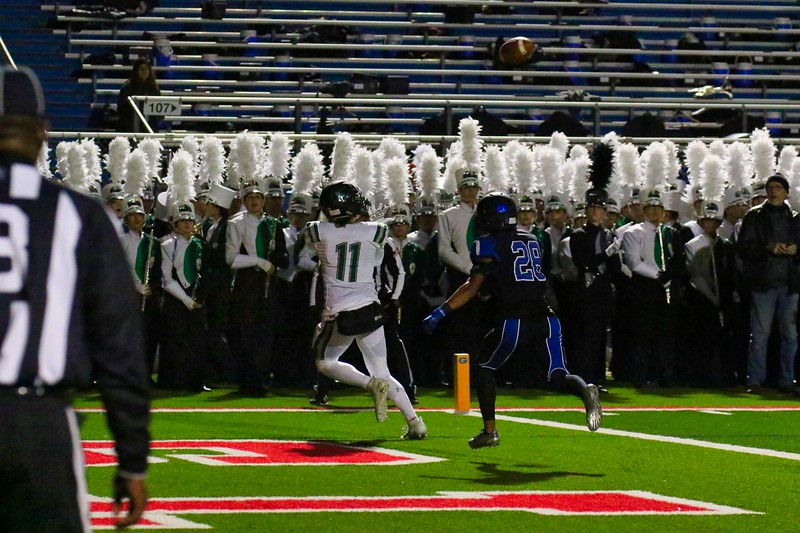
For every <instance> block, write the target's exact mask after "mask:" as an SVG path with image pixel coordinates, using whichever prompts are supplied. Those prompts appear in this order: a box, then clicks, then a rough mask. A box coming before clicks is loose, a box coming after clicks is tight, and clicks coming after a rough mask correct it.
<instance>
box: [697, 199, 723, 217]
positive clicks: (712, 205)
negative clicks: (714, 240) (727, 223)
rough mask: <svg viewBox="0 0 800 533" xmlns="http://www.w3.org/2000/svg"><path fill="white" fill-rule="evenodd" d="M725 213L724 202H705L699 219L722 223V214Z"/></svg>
mask: <svg viewBox="0 0 800 533" xmlns="http://www.w3.org/2000/svg"><path fill="white" fill-rule="evenodd" d="M724 211H725V208H724V206H723V205H722V202H718V201H716V200H705V201H704V202H703V208H702V209H701V211H700V216H699V217H698V218H700V219H704V218H710V219H713V220H718V221H720V222H722V214H723V212H724Z"/></svg>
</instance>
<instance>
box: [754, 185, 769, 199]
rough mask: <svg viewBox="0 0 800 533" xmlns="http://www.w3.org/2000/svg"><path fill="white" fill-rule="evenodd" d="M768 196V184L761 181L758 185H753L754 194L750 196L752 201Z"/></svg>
mask: <svg viewBox="0 0 800 533" xmlns="http://www.w3.org/2000/svg"><path fill="white" fill-rule="evenodd" d="M766 196H767V184H766V182H763V181H760V182H757V183H753V194H752V195H751V196H750V199H751V200H752V199H753V198H759V197H766Z"/></svg>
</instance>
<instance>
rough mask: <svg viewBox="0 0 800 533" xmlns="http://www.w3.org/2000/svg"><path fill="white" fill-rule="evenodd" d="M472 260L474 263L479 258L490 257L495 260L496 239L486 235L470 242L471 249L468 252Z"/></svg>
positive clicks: (496, 257)
mask: <svg viewBox="0 0 800 533" xmlns="http://www.w3.org/2000/svg"><path fill="white" fill-rule="evenodd" d="M469 255H470V257H471V258H472V262H473V263H476V262H478V260H479V259H492V260H495V261H496V260H497V259H498V256H497V241H495V239H494V238H493V237H492V236H491V235H486V236H483V237H481V238H479V239H477V240H475V242H474V243H472V249H471V250H470V252H469Z"/></svg>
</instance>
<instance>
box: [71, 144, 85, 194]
mask: <svg viewBox="0 0 800 533" xmlns="http://www.w3.org/2000/svg"><path fill="white" fill-rule="evenodd" d="M66 165H67V168H68V170H67V174H68V178H67V183H69V185H70V187H72V188H73V189H77V190H88V181H89V179H88V172H87V171H86V160H85V159H84V152H83V147H82V146H81V145H80V143H78V142H71V143H69V145H68V146H67V152H66Z"/></svg>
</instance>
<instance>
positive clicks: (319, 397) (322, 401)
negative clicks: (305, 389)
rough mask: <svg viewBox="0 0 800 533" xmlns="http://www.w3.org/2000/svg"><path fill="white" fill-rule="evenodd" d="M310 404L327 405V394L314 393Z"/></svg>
mask: <svg viewBox="0 0 800 533" xmlns="http://www.w3.org/2000/svg"><path fill="white" fill-rule="evenodd" d="M308 403H310V404H311V405H319V406H325V405H328V395H327V394H324V393H322V392H318V393H316V394H315V395H314V396H313V397H312V398H311V399H310V400H309V401H308Z"/></svg>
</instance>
